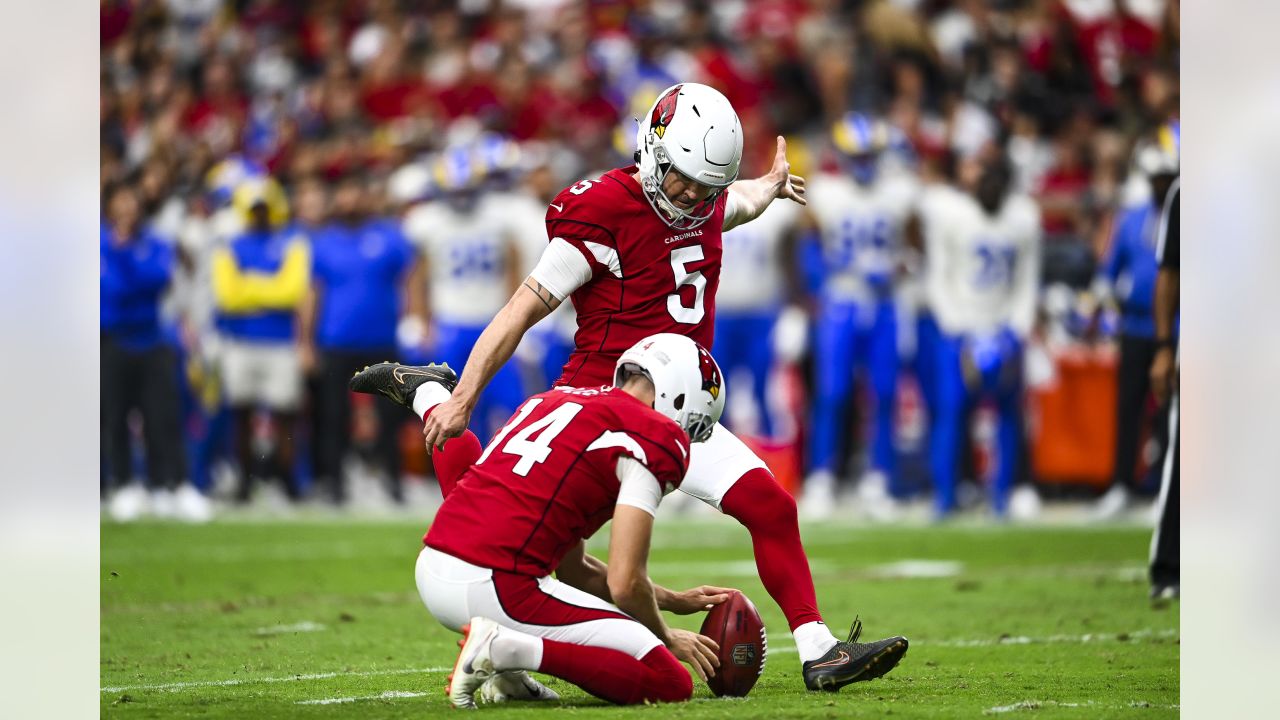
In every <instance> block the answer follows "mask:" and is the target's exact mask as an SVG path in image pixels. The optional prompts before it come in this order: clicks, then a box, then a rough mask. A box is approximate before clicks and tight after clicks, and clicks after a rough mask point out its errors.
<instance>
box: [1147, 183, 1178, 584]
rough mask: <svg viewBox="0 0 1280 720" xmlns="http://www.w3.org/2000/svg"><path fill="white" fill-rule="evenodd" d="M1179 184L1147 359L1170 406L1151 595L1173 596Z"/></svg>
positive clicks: (1161, 244)
mask: <svg viewBox="0 0 1280 720" xmlns="http://www.w3.org/2000/svg"><path fill="white" fill-rule="evenodd" d="M1180 185H1181V183H1180V182H1179V180H1178V179H1175V180H1174V181H1173V186H1172V187H1171V188H1170V189H1169V194H1168V196H1167V197H1166V198H1165V203H1164V208H1163V211H1162V212H1161V215H1160V227H1159V230H1158V231H1157V233H1158V234H1157V242H1158V244H1157V250H1156V253H1157V255H1156V256H1157V258H1158V260H1159V263H1160V270H1159V273H1158V274H1157V275H1156V298H1155V321H1156V344H1157V350H1156V355H1155V359H1154V360H1153V361H1152V363H1151V387H1152V389H1153V390H1154V391H1155V393H1156V396H1157V397H1158V398H1159V399H1160V400H1161V401H1162V402H1163V401H1164V400H1166V399H1168V398H1169V397H1170V395H1172V401H1171V403H1170V406H1169V444H1168V449H1167V450H1166V451H1165V458H1164V473H1163V476H1162V478H1161V481H1160V499H1159V501H1158V502H1159V509H1160V520H1159V522H1158V524H1157V525H1156V530H1155V534H1154V535H1153V536H1152V538H1151V598H1152V599H1153V600H1164V599H1173V598H1176V597H1178V594H1179V575H1178V558H1179V552H1178V451H1179V449H1180V448H1181V442H1180V433H1179V431H1178V404H1179V403H1178V346H1177V341H1176V340H1175V339H1174V323H1175V319H1176V318H1177V315H1178V206H1179V201H1180V198H1181V196H1182V193H1181V188H1180Z"/></svg>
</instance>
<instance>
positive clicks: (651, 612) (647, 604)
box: [609, 573, 670, 645]
mask: <svg viewBox="0 0 1280 720" xmlns="http://www.w3.org/2000/svg"><path fill="white" fill-rule="evenodd" d="M609 595H610V597H612V598H613V604H614V605H617V606H618V609H620V610H622V611H623V612H625V613H626V614H628V615H630V616H631V617H633V618H635V619H636V620H637V621H639V623H640V624H641V625H644V626H645V627H647V628H649V630H650V631H651V632H653V634H654V635H656V636H657V637H658V639H659V640H661V641H662V643H663V644H664V645H666V644H669V643H670V630H669V629H668V628H667V624H666V622H664V621H663V620H662V613H661V612H660V611H659V610H658V602H657V598H656V597H655V596H654V589H653V583H651V582H649V578H648V577H646V576H645V575H644V574H643V573H640V574H638V575H631V576H629V577H626V578H625V579H621V580H619V579H618V578H616V577H615V578H610V580H609Z"/></svg>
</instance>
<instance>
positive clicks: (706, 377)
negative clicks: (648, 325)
mask: <svg viewBox="0 0 1280 720" xmlns="http://www.w3.org/2000/svg"><path fill="white" fill-rule="evenodd" d="M633 372H641V373H643V374H644V375H646V376H648V378H649V379H650V380H651V381H653V389H654V398H653V408H654V409H655V410H657V411H658V412H660V413H662V414H663V415H665V416H667V417H669V418H671V419H672V420H675V421H676V424H677V425H679V426H680V427H681V428H683V429H684V431H685V432H686V433H688V435H689V440H690V441H692V442H703V441H705V440H706V439H707V438H709V437H711V431H712V430H713V429H715V426H716V423H718V422H720V415H721V413H723V412H724V375H723V374H722V373H721V372H720V366H719V365H717V364H716V361H715V359H714V358H712V357H711V353H709V352H707V350H706V348H704V347H702V346H701V345H699V344H698V343H696V342H694V341H693V340H691V339H689V338H687V337H685V336H684V335H676V334H675V333H659V334H657V335H650V336H649V337H647V338H645V339H643V340H641V341H640V342H638V343H636V344H635V345H633V346H631V348H630V349H629V350H627V351H626V352H624V353H622V356H621V357H619V358H618V363H617V365H615V366H614V371H613V384H614V385H617V386H621V385H622V384H623V381H624V380H625V378H626V375H627V374H628V373H633Z"/></svg>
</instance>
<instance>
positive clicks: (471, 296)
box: [404, 194, 541, 326]
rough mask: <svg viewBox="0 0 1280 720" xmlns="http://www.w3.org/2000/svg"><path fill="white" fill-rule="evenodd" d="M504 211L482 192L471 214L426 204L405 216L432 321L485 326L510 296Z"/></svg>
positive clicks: (489, 196) (436, 203)
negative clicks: (419, 257)
mask: <svg viewBox="0 0 1280 720" xmlns="http://www.w3.org/2000/svg"><path fill="white" fill-rule="evenodd" d="M504 213H505V205H504V203H502V202H501V201H499V200H498V199H497V198H495V197H494V196H492V195H488V194H486V195H483V196H481V198H480V199H479V200H478V201H477V202H476V205H475V207H474V208H473V209H472V210H471V212H467V213H462V212H458V210H456V209H455V208H453V207H452V206H450V205H449V204H448V203H445V202H428V203H423V204H421V205H417V206H415V207H414V208H412V209H411V210H409V213H408V214H407V215H406V216H405V219H404V233H405V235H406V236H407V237H408V238H409V239H410V241H412V242H413V243H414V244H416V245H417V246H418V248H419V249H420V250H421V252H422V254H423V257H424V258H425V259H426V262H427V269H428V273H429V275H428V292H429V293H430V301H431V315H432V320H433V321H438V322H445V323H450V324H454V325H467V326H471V325H484V324H486V323H488V322H489V320H491V319H492V318H493V316H494V315H496V314H497V313H498V311H499V310H501V309H502V306H503V305H505V304H506V302H507V300H508V298H510V297H511V288H509V287H508V286H507V281H508V274H507V262H508V249H507V248H508V243H509V242H510V241H511V240H509V238H510V237H511V235H510V228H511V225H510V223H509V222H508V219H507V217H505V214H504ZM539 222H541V220H539Z"/></svg>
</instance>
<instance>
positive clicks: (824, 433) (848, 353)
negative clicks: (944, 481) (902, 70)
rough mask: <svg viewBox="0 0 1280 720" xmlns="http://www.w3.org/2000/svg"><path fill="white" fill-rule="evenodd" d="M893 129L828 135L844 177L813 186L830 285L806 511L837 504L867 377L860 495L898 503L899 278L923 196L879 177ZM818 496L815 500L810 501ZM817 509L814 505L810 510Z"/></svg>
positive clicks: (911, 186)
mask: <svg viewBox="0 0 1280 720" xmlns="http://www.w3.org/2000/svg"><path fill="white" fill-rule="evenodd" d="M889 132H890V130H889V127H888V126H887V125H885V124H884V123H883V122H878V121H874V120H872V119H870V118H868V117H866V116H865V115H862V114H861V113H849V114H847V115H845V116H844V117H843V118H841V119H840V120H838V121H837V122H836V123H835V124H834V125H833V126H832V129H831V139H832V144H833V145H834V146H835V150H836V152H837V155H838V156H839V158H840V170H841V172H840V173H839V174H831V173H823V174H821V175H819V176H818V177H816V178H814V183H813V188H812V192H811V194H810V200H811V201H812V211H811V213H810V214H809V215H808V217H807V221H808V223H809V224H810V225H811V226H813V227H814V229H816V230H817V231H818V233H819V235H820V237H821V239H822V249H823V253H822V255H823V265H824V271H825V272H824V273H823V275H824V277H823V283H822V290H821V293H820V297H819V303H818V307H819V310H818V318H817V322H816V323H815V326H816V338H815V341H814V356H815V359H816V363H815V374H816V376H817V377H816V382H817V388H816V392H815V398H814V411H813V435H812V438H813V439H812V452H811V453H810V464H811V466H812V467H811V470H810V475H809V477H808V478H807V479H806V480H805V496H806V503H805V504H806V505H807V506H809V505H813V506H816V507H819V508H823V507H825V508H830V507H831V506H832V505H833V503H834V500H835V497H834V495H835V492H834V491H835V470H836V464H837V463H836V456H837V453H836V450H837V446H838V445H839V438H841V437H844V436H847V435H848V432H847V431H846V429H845V428H844V427H843V425H844V412H843V410H844V405H845V404H846V403H847V402H848V401H849V396H850V394H851V392H852V391H853V380H854V378H855V377H856V376H859V375H860V376H862V377H863V378H865V380H866V384H867V385H868V387H869V389H870V391H871V392H870V395H871V396H872V398H873V400H874V402H873V404H874V407H875V414H874V418H875V421H874V423H873V424H872V433H871V453H870V458H869V462H868V463H867V473H866V474H865V475H864V476H863V478H862V482H861V483H860V486H859V492H860V493H861V494H862V495H863V496H864V498H866V499H867V500H871V501H873V502H876V501H880V500H883V499H885V498H886V495H885V493H886V491H892V492H894V493H895V494H901V489H900V488H899V487H898V485H899V483H898V482H897V473H896V470H897V467H896V466H897V463H896V454H897V451H896V450H895V449H894V444H893V436H894V414H895V413H894V410H895V405H896V404H897V397H898V393H897V389H898V305H897V303H896V301H895V297H894V295H895V291H896V290H897V287H898V283H897V276H898V273H899V265H900V264H901V262H902V256H903V243H902V236H903V230H904V228H905V226H906V224H907V220H908V218H909V216H910V215H911V212H912V208H913V205H914V204H915V198H916V194H917V187H916V183H915V181H914V179H913V178H912V177H911V176H909V175H908V174H907V173H905V172H897V173H886V172H882V171H881V167H880V166H881V164H882V163H881V155H882V154H883V153H885V152H886V151H887V150H888V149H889V141H890V138H889ZM811 494H812V499H811V498H810V495H811ZM814 500H816V503H815V502H813V501H814Z"/></svg>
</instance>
